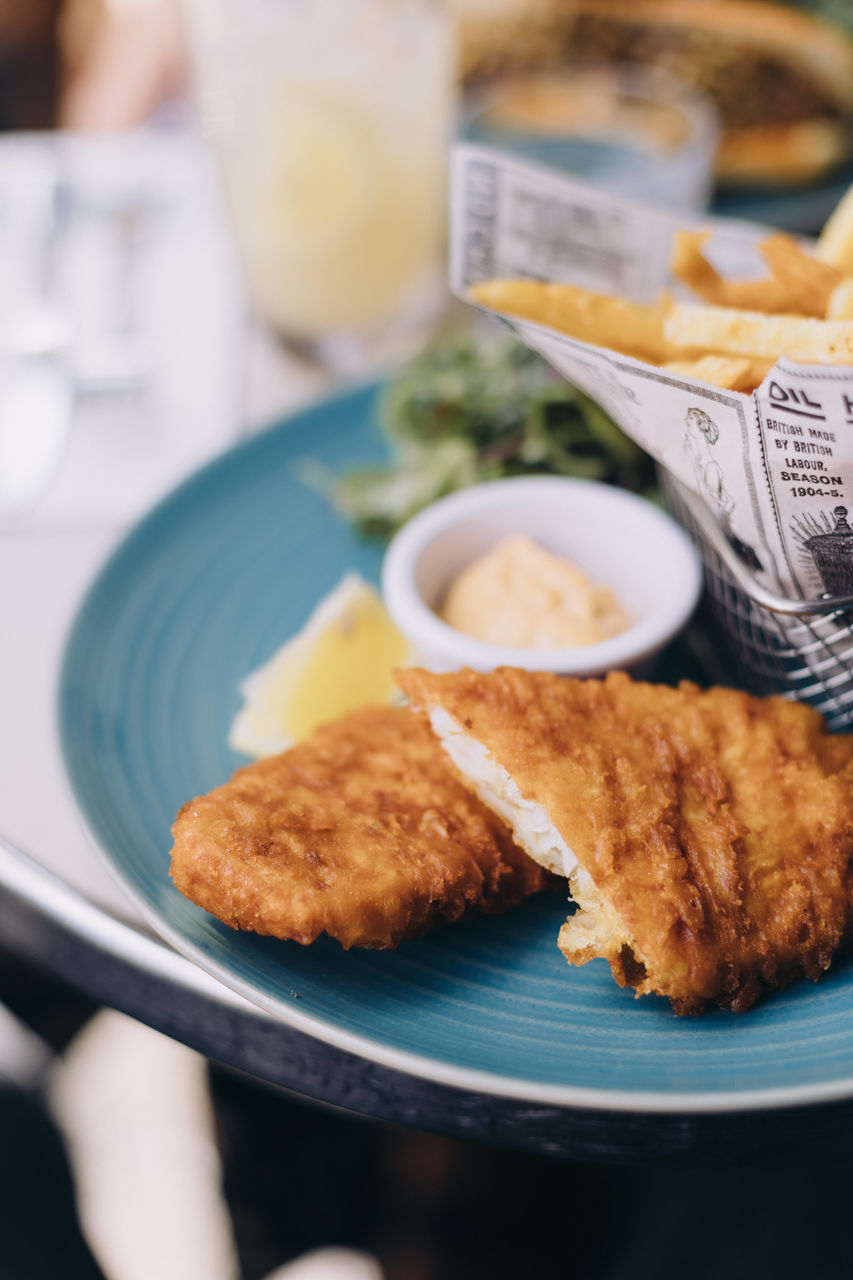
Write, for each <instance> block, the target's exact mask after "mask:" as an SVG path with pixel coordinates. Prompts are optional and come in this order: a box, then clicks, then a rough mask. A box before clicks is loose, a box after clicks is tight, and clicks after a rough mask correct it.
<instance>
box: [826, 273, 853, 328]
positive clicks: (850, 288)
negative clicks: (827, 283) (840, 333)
mask: <svg viewBox="0 0 853 1280" xmlns="http://www.w3.org/2000/svg"><path fill="white" fill-rule="evenodd" d="M826 318H827V320H853V276H844V278H843V279H842V281H841V283H840V284H837V285H836V286H835V288H834V289H833V291H832V293H831V294H830V296H829V306H828V307H827V308H826Z"/></svg>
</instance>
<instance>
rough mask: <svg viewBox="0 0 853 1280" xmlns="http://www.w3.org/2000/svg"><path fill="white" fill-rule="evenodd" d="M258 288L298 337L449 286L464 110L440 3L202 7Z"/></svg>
mask: <svg viewBox="0 0 853 1280" xmlns="http://www.w3.org/2000/svg"><path fill="white" fill-rule="evenodd" d="M189 16H190V20H191V21H190V32H191V36H192V46H193V50H194V55H195V57H194V62H195V67H196V79H197V86H198V95H199V101H200V104H201V110H202V116H203V119H204V122H205V124H206V126H207V129H208V132H209V133H210V135H211V137H212V140H213V142H214V145H215V148H216V151H217V154H218V158H219V162H220V167H221V171H222V175H223V181H224V187H225V193H226V200H227V203H228V207H229V211H230V215H231V221H232V225H233V228H234V233H235V237H236V241H237V246H238V251H239V254H240V257H241V259H242V262H243V266H244V270H245V273H246V278H247V282H248V286H249V291H250V294H251V297H252V299H253V301H254V303H255V305H256V307H257V309H258V310H259V312H260V313H261V315H262V316H263V317H264V318H265V319H266V320H267V321H268V322H269V324H270V325H271V326H272V327H273V328H274V329H275V330H276V332H277V333H278V334H280V335H281V337H282V338H283V339H285V340H286V341H288V342H290V343H293V344H296V345H311V344H316V343H320V342H322V341H325V340H328V339H329V338H331V337H334V336H335V335H370V334H374V333H377V332H379V331H380V330H381V329H382V328H383V327H385V326H388V325H389V324H390V323H391V322H392V321H394V320H395V319H397V318H398V317H400V316H401V315H402V314H403V313H404V312H406V310H407V309H411V308H412V307H413V306H415V305H416V301H417V298H418V296H419V294H421V293H422V290H423V288H424V286H425V283H426V282H427V281H428V280H430V279H432V280H434V279H435V273H436V272H437V270H438V264H439V263H440V258H441V253H442V245H443V236H444V226H445V201H446V178H445V170H446V164H447V149H448V141H449V137H450V134H451V130H452V127H453V114H454V92H453V86H454V80H455V76H454V58H453V52H454V39H453V31H452V27H451V25H450V21H449V18H448V15H447V13H446V11H445V8H444V6H443V4H441V3H440V2H439V0H189Z"/></svg>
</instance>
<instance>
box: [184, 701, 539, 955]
mask: <svg viewBox="0 0 853 1280" xmlns="http://www.w3.org/2000/svg"><path fill="white" fill-rule="evenodd" d="M172 832H173V835H174V837H175V846H174V848H173V850H172V878H173V879H174V882H175V884H176V885H177V887H178V888H179V889H180V891H181V893H183V894H185V895H186V896H187V897H188V898H191V899H192V901H193V902H195V903H197V904H198V905H199V906H200V907H204V908H205V910H207V911H210V912H211V913H212V914H213V915H215V916H217V917H218V918H219V919H220V920H223V921H224V922H225V923H226V924H229V925H231V926H232V927H234V928H236V929H252V930H254V932H255V933H266V934H273V935H275V936H276V937H278V938H290V939H293V940H294V941H296V942H301V943H309V942H313V941H314V939H315V938H316V937H317V936H318V935H319V934H321V933H323V932H325V933H328V934H330V935H331V936H332V937H333V938H337V939H338V941H339V942H340V943H341V944H342V945H343V946H344V947H352V946H362V947H393V946H396V945H397V943H399V942H401V941H402V940H403V939H404V938H409V937H413V936H414V935H416V934H419V933H422V932H424V930H426V929H428V928H429V927H430V926H431V925H434V924H438V923H440V922H441V921H442V920H456V919H457V918H458V917H459V916H461V915H462V913H463V912H465V911H468V910H482V911H501V910H503V909H504V908H505V907H509V906H512V905H513V904H515V903H517V902H520V901H521V900H522V899H523V898H525V897H527V896H528V895H529V894H531V893H535V892H537V891H538V890H539V889H542V888H543V887H545V886H546V884H548V883H549V882H550V881H551V877H550V876H548V875H547V873H546V872H544V871H543V870H542V868H541V867H539V866H537V865H536V863H535V862H533V861H532V860H531V859H530V858H528V857H527V855H526V854H525V853H523V852H522V850H521V849H519V848H518V846H517V845H516V844H515V843H514V842H513V839H512V837H511V835H510V832H509V830H508V828H507V827H506V826H505V825H504V823H502V822H501V821H500V820H499V819H498V818H496V817H495V815H494V814H493V813H491V811H490V810H489V809H487V808H486V806H485V805H483V804H481V803H480V801H479V800H477V799H476V798H475V797H474V796H472V794H471V792H470V791H469V789H468V788H467V787H466V786H465V785H464V783H463V782H462V781H461V780H460V778H459V777H458V775H457V773H456V771H455V769H454V768H453V766H452V765H451V764H450V763H449V761H448V760H447V759H446V757H445V755H444V753H443V752H442V750H441V748H440V747H439V745H438V743H437V741H436V740H435V738H434V736H433V735H432V733H431V732H430V729H429V726H428V725H427V723H426V721H425V720H422V719H421V718H420V717H417V716H414V715H412V714H411V712H409V711H405V710H403V709H402V708H384V707H383V708H366V709H364V710H361V711H356V712H353V713H351V714H350V715H348V716H346V717H345V718H344V719H342V720H340V721H338V722H336V723H335V724H330V725H326V726H324V727H323V728H321V729H319V730H317V731H316V732H315V733H314V734H313V735H312V737H311V738H310V739H308V740H307V741H306V742H303V743H300V744H299V745H298V746H296V747H293V748H292V749H291V750H290V751H286V752H285V753H284V754H283V755H280V756H273V757H271V758H270V759H267V760H260V761H258V762H257V763H256V764H252V765H249V766H248V767H247V768H245V769H240V770H239V771H238V772H237V773H236V774H235V775H234V777H233V778H232V779H231V781H230V782H227V783H225V785H224V786H221V787H217V788H216V790H215V791H211V792H210V794H209V795H206V796H200V797H199V798H198V799H196V800H192V801H190V803H189V804H186V805H184V807H183V808H182V809H181V811H180V813H179V814H178V816H177V818H176V820H175V824H174V826H173V828H172Z"/></svg>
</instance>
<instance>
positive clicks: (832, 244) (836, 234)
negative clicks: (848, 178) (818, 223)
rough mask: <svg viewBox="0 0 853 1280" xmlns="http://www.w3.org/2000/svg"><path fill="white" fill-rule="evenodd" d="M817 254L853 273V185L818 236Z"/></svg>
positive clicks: (821, 258) (845, 272)
mask: <svg viewBox="0 0 853 1280" xmlns="http://www.w3.org/2000/svg"><path fill="white" fill-rule="evenodd" d="M815 256H816V257H818V258H819V259H820V260H821V262H827V263H829V265H830V266H831V267H837V268H838V270H839V271H842V272H843V273H844V274H845V275H853V187H851V188H850V190H849V191H848V192H847V193H846V194H845V195H843V196H842V197H841V199H840V200H839V202H838V204H837V205H836V206H835V208H834V209H833V211H832V213H831V214H830V215H829V217H828V218H827V220H826V223H825V225H824V228H823V231H821V233H820V235H819V236H818V238H817V243H816V245H815Z"/></svg>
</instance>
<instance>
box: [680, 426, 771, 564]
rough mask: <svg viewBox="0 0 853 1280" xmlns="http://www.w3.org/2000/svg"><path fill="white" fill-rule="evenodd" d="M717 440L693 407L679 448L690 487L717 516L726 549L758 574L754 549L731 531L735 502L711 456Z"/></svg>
mask: <svg viewBox="0 0 853 1280" xmlns="http://www.w3.org/2000/svg"><path fill="white" fill-rule="evenodd" d="M719 438H720V429H719V427H718V426H717V424H716V422H714V420H713V418H711V417H710V416H709V415H708V414H707V413H706V412H705V410H704V409H699V408H695V407H694V408H691V409H688V410H687V415H686V417H685V432H684V441H683V444H684V451H685V453H686V454H687V456H688V458H689V459H690V463H691V466H692V469H693V476H694V486H693V487H694V489H695V491H696V493H698V494H699V496H700V497H701V498H704V499H705V501H706V502H707V503H708V505H709V507H710V508H711V510H712V511H713V512H714V513H715V515H716V516H717V519H718V520H719V523H720V527H721V528H722V530H723V533H724V535H725V538H726V541H727V542H728V543H729V546H731V547H732V549H733V550H734V551H735V552H737V554H738V556H739V557H740V559H741V560H742V561H743V563H744V564H745V565H746V566H747V567H748V568H750V569H752V570H754V571H758V570H760V569H761V568H762V564H761V561H760V559H759V558H758V556H757V555H756V553H755V551H754V549H753V548H752V547H750V546H748V545H747V544H746V543H745V542H743V541H742V539H741V538H739V537H738V536H737V534H736V533H735V532H734V530H733V529H732V512H733V511H734V507H735V500H734V498H733V497H732V495H731V494H730V493H729V491H728V490H727V489H726V485H725V477H724V475H723V469H722V467H721V466H720V464H719V462H718V461H717V459H716V457H715V455H714V446H715V445H716V443H717V441H718V440H719Z"/></svg>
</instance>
